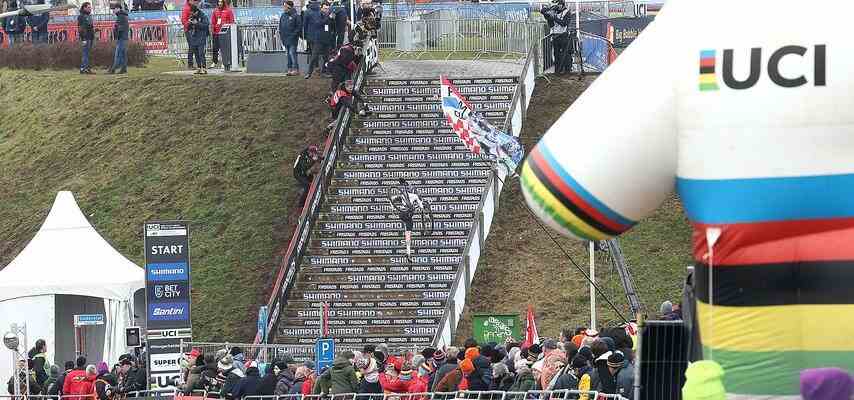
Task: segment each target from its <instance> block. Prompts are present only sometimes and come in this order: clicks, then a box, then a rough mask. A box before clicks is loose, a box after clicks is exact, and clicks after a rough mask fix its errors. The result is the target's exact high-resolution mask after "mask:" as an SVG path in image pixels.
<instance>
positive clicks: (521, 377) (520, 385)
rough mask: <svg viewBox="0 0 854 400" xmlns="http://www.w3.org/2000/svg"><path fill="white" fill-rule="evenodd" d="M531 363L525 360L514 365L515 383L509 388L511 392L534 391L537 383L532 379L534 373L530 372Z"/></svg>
mask: <svg viewBox="0 0 854 400" xmlns="http://www.w3.org/2000/svg"><path fill="white" fill-rule="evenodd" d="M531 365H532V364H531V363H529V362H528V361H527V360H519V362H517V363H516V365H515V367H516V381H515V382H514V383H513V386H512V387H511V388H510V391H511V392H527V391H530V390H536V388H537V381H536V380H535V379H534V373H533V371H531Z"/></svg>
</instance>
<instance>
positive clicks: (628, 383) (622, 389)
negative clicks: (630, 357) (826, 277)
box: [598, 351, 634, 398]
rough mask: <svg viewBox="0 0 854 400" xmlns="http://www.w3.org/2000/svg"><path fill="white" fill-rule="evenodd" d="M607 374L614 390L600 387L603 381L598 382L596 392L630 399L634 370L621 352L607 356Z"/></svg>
mask: <svg viewBox="0 0 854 400" xmlns="http://www.w3.org/2000/svg"><path fill="white" fill-rule="evenodd" d="M607 366H608V374H609V375H610V377H611V380H613V382H614V389H613V390H612V389H607V390H606V388H605V387H604V386H603V385H602V383H603V382H605V380H603V379H600V380H599V388H598V390H599V391H601V392H603V393H608V394H619V395H620V396H623V397H627V398H628V397H631V395H632V393H633V392H632V389H633V388H632V386H633V384H634V368H632V366H631V364H629V363H628V361H627V360H626V357H625V355H623V353H622V352H619V351H616V352H613V353H611V355H610V356H608V361H607Z"/></svg>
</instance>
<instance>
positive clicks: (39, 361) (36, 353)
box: [27, 339, 50, 387]
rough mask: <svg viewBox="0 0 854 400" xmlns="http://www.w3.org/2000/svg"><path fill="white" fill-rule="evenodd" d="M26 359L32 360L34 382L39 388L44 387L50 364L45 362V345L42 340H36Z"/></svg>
mask: <svg viewBox="0 0 854 400" xmlns="http://www.w3.org/2000/svg"><path fill="white" fill-rule="evenodd" d="M27 358H29V359H30V360H33V370H34V371H35V374H36V382H38V384H39V386H42V387H45V384H44V383H45V381H47V378H48V376H47V373H48V371H49V370H50V363H48V362H47V343H45V341H44V339H39V340H36V345H35V346H34V347H33V348H32V349H30V351H29V353H27Z"/></svg>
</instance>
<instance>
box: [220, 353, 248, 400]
mask: <svg viewBox="0 0 854 400" xmlns="http://www.w3.org/2000/svg"><path fill="white" fill-rule="evenodd" d="M217 368H218V369H219V374H218V375H217V380H218V381H220V382H222V395H223V397H224V398H226V399H228V400H235V399H236V397H234V394H235V392H236V391H237V387H238V385H239V384H240V381H241V380H242V379H243V377H244V376H245V375H244V374H243V371H241V370H240V368H237V365H236V363H235V362H234V358H232V356H231V355H230V354H228V355H226V356H225V357H223V358H222V360H219V364H218V365H217Z"/></svg>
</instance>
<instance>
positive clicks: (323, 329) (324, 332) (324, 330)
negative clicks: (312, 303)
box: [320, 302, 329, 338]
mask: <svg viewBox="0 0 854 400" xmlns="http://www.w3.org/2000/svg"><path fill="white" fill-rule="evenodd" d="M321 314H322V315H321V321H320V335H321V336H323V337H325V338H327V337H329V303H327V302H323V312H322V313H321Z"/></svg>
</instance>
